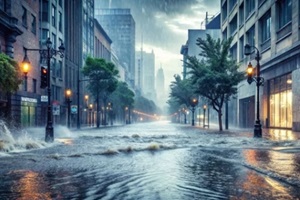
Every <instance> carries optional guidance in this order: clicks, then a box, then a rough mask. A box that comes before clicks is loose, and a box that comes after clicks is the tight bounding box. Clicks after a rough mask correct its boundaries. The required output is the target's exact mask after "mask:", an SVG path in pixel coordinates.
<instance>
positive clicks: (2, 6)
mask: <svg viewBox="0 0 300 200" xmlns="http://www.w3.org/2000/svg"><path fill="white" fill-rule="evenodd" d="M0 10H2V11H4V12H5V11H6V0H0Z"/></svg>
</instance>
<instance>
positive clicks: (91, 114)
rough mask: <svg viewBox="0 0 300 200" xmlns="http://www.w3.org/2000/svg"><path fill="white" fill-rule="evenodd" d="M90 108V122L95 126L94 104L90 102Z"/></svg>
mask: <svg viewBox="0 0 300 200" xmlns="http://www.w3.org/2000/svg"><path fill="white" fill-rule="evenodd" d="M89 110H90V124H91V127H92V126H93V124H94V122H93V121H94V120H93V104H90V106H89Z"/></svg>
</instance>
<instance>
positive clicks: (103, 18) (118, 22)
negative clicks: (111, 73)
mask: <svg viewBox="0 0 300 200" xmlns="http://www.w3.org/2000/svg"><path fill="white" fill-rule="evenodd" d="M95 18H96V19H97V20H98V22H99V23H100V24H101V26H102V27H103V28H104V30H105V31H106V33H107V34H108V35H109V37H110V38H111V39H112V41H113V43H112V49H113V50H114V52H115V53H116V56H117V57H118V58H119V61H120V62H121V63H122V65H123V66H125V67H126V72H128V74H126V76H125V78H126V82H127V83H128V85H129V86H130V87H131V88H134V86H135V80H134V78H135V21H134V19H133V17H132V15H131V13H130V9H102V8H98V7H97V5H96V8H95Z"/></svg>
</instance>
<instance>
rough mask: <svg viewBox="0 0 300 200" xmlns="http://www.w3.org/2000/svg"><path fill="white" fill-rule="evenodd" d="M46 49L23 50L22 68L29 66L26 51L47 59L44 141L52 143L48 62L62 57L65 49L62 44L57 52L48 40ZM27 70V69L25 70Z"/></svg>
mask: <svg viewBox="0 0 300 200" xmlns="http://www.w3.org/2000/svg"><path fill="white" fill-rule="evenodd" d="M46 47H47V48H46V49H27V48H24V50H25V57H24V60H23V66H25V65H26V64H28V65H29V64H30V62H29V59H28V57H27V51H38V52H39V53H40V55H41V57H42V58H45V59H47V87H48V107H47V125H46V134H45V141H46V142H53V140H54V134H53V121H52V114H53V113H52V104H51V82H50V77H51V76H50V71H51V70H50V60H51V58H52V57H53V56H56V55H60V57H61V58H63V57H64V52H65V47H64V45H63V43H62V44H61V45H60V46H59V47H58V50H56V49H53V48H52V42H51V41H50V38H48V39H47V41H46ZM27 69H29V67H28V68H27Z"/></svg>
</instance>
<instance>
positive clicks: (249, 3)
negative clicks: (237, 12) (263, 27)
mask: <svg viewBox="0 0 300 200" xmlns="http://www.w3.org/2000/svg"><path fill="white" fill-rule="evenodd" d="M245 7H246V16H247V17H249V16H250V15H251V14H252V12H254V9H255V1H254V0H246V5H245Z"/></svg>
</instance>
